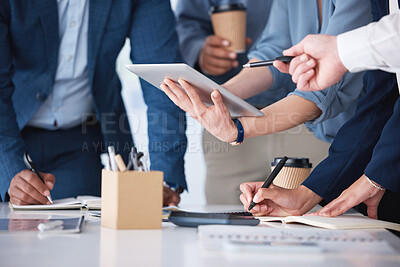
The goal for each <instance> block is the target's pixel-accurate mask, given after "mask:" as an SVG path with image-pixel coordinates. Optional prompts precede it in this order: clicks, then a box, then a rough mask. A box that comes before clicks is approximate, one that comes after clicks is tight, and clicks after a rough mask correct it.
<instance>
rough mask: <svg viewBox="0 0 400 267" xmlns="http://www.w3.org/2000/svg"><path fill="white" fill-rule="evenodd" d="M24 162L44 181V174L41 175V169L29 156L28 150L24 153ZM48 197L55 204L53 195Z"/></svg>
mask: <svg viewBox="0 0 400 267" xmlns="http://www.w3.org/2000/svg"><path fill="white" fill-rule="evenodd" d="M24 162H25V166H26V167H27V168H29V169H30V170H31V171H32V172H33V173H35V174H36V175H37V176H38V177H39V179H40V180H41V181H42V182H43V183H44V180H43V178H42V176H41V175H40V173H39V171H38V170H37V168H36V165H35V163H33V161H32V159H31V156H29V154H28V152H27V151H26V152H25V154H24ZM47 199H48V200H49V201H50V203H51V204H53V199H51V195H48V196H47Z"/></svg>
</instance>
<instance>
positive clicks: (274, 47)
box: [248, 0, 292, 90]
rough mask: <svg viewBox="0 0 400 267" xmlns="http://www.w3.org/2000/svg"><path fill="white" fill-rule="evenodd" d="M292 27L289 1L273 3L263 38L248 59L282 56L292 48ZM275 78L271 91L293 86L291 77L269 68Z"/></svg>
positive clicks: (283, 0) (280, 0)
mask: <svg viewBox="0 0 400 267" xmlns="http://www.w3.org/2000/svg"><path fill="white" fill-rule="evenodd" d="M291 46H292V42H291V38H290V26H289V15H288V3H287V0H279V1H273V3H272V7H271V11H270V17H269V20H268V23H267V26H266V27H265V29H264V31H263V33H262V35H261V37H260V38H259V39H258V40H257V42H256V43H255V44H254V46H253V48H252V50H251V51H250V52H249V54H248V58H249V59H251V58H257V59H259V60H268V59H271V58H276V57H278V56H281V55H282V51H283V50H285V49H287V48H289V47H291ZM269 69H270V71H271V74H272V77H273V80H274V82H273V85H272V86H271V88H270V90H274V89H278V88H282V87H285V86H287V85H288V84H291V83H292V81H291V77H290V75H288V74H285V73H281V72H280V71H279V70H277V69H276V68H275V67H272V66H271V67H270V68H269Z"/></svg>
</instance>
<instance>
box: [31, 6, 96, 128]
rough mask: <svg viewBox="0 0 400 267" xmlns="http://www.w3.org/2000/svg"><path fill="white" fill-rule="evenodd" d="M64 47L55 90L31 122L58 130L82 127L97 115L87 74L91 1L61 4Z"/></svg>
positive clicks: (62, 46)
mask: <svg viewBox="0 0 400 267" xmlns="http://www.w3.org/2000/svg"><path fill="white" fill-rule="evenodd" d="M57 5H58V17H59V34H60V47H59V53H58V66H57V72H56V77H55V81H54V85H53V90H52V92H51V94H50V95H49V96H48V98H47V99H46V101H45V102H44V103H43V104H42V105H41V106H40V108H39V109H38V110H37V111H36V113H35V114H34V115H33V117H32V118H31V120H30V121H29V122H28V125H29V126H33V127H38V128H43V129H48V130H57V129H69V128H72V127H75V126H78V125H80V124H82V122H83V121H84V120H86V118H87V116H88V114H90V113H91V112H92V111H93V97H92V92H91V89H90V84H89V77H88V72H87V49H88V24H89V23H88V19H89V1H88V0H57Z"/></svg>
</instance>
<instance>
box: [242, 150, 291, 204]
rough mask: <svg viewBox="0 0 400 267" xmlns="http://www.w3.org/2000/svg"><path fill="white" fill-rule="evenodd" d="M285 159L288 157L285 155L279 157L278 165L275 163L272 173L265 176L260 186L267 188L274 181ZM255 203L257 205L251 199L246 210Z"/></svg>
mask: <svg viewBox="0 0 400 267" xmlns="http://www.w3.org/2000/svg"><path fill="white" fill-rule="evenodd" d="M287 160H288V157H286V156H285V157H283V159H281V161H279V163H278V165H276V167H275V169H274V170H273V171H272V173H271V174H270V176H269V177H268V178H267V180H266V181H265V182H264V184H263V185H262V186H261V188H268V187H269V186H270V185H271V184H272V182H273V181H274V179H275V178H276V176H277V175H278V174H279V172H280V171H281V170H282V168H283V166H284V165H285V163H286V161H287ZM256 205H257V203H255V202H254V201H251V203H250V206H249V209H248V211H251V210H252V209H253V208H254V207H255V206H256Z"/></svg>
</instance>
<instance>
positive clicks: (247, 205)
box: [239, 194, 250, 209]
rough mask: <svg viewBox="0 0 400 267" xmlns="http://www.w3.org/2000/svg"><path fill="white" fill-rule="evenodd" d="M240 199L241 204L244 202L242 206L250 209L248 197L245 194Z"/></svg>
mask: <svg viewBox="0 0 400 267" xmlns="http://www.w3.org/2000/svg"><path fill="white" fill-rule="evenodd" d="M239 199H240V202H242V204H243V206H244V207H245V209H246V208H247V209H248V208H249V206H250V202H249V200H248V199H247V197H246V196H245V195H244V194H240V196H239Z"/></svg>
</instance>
